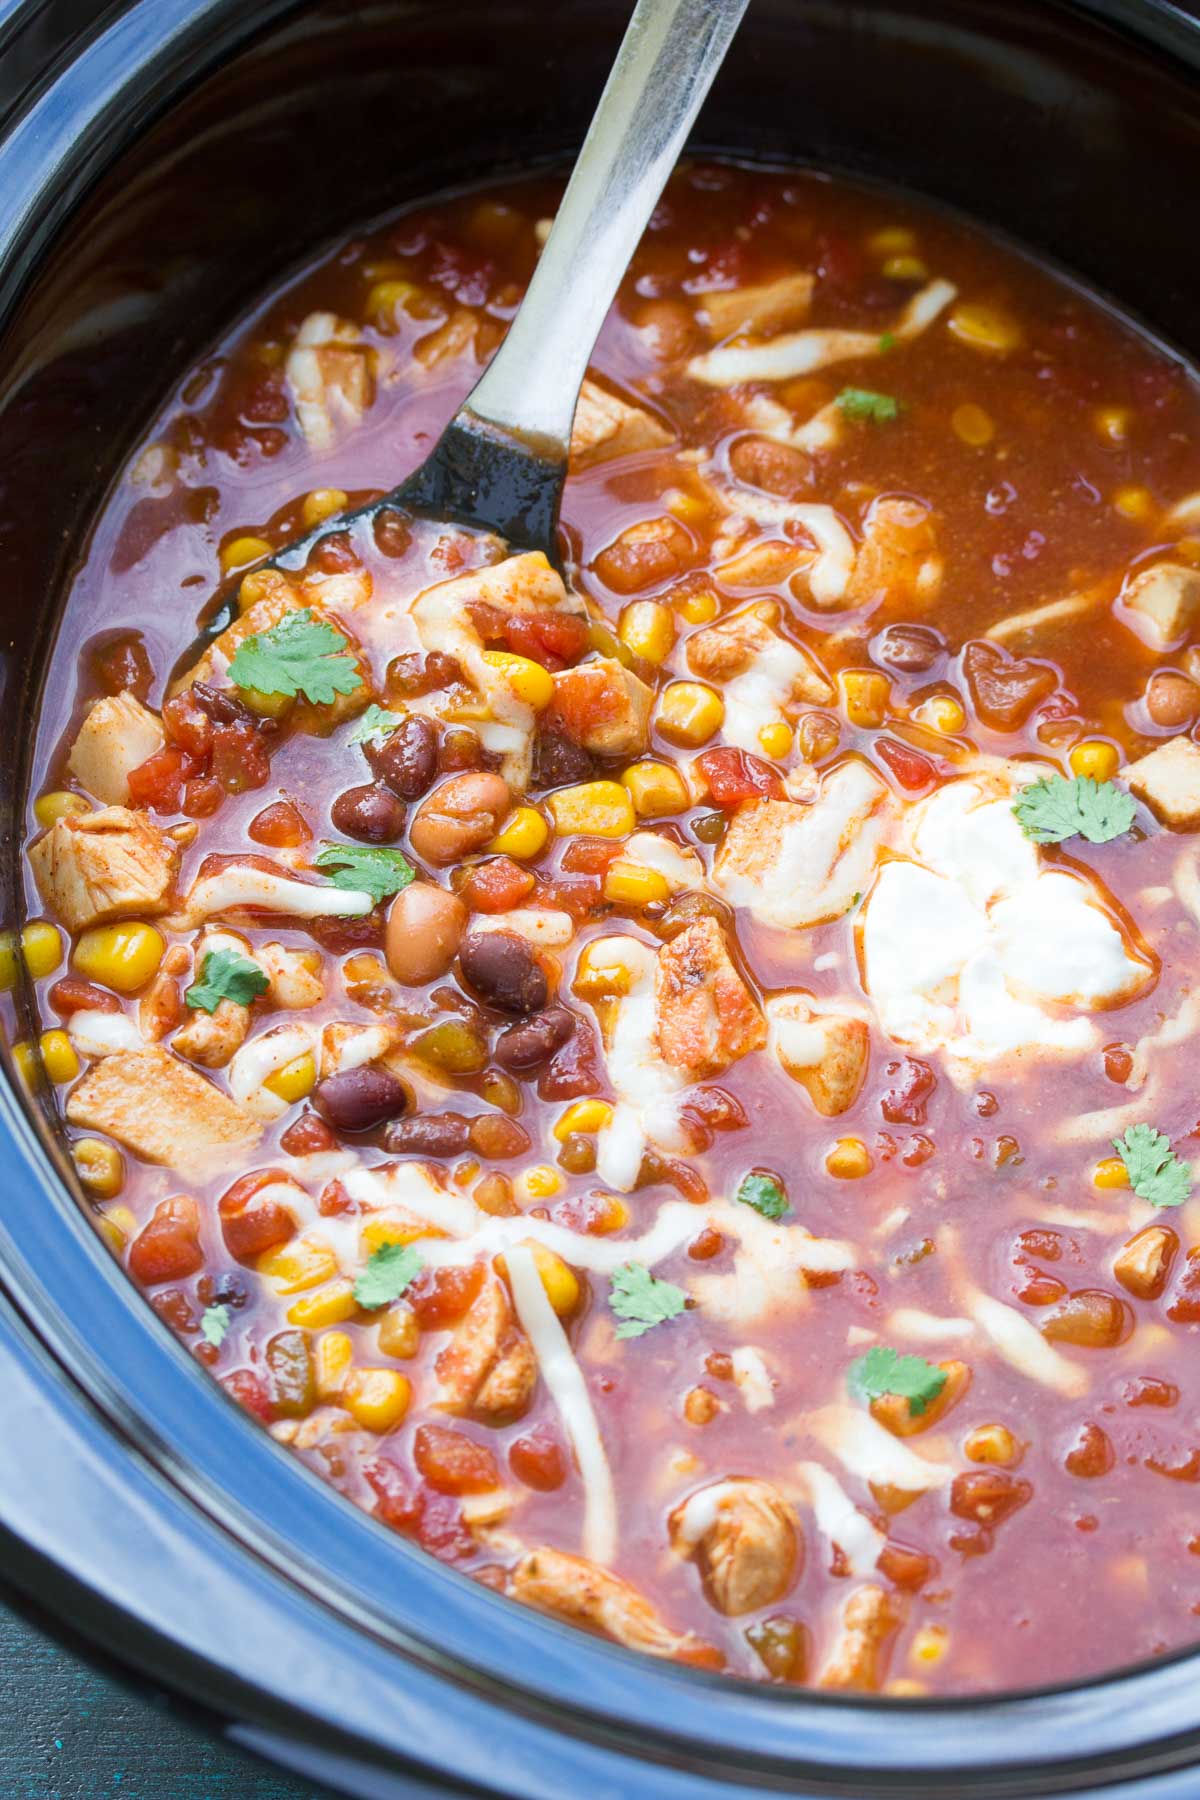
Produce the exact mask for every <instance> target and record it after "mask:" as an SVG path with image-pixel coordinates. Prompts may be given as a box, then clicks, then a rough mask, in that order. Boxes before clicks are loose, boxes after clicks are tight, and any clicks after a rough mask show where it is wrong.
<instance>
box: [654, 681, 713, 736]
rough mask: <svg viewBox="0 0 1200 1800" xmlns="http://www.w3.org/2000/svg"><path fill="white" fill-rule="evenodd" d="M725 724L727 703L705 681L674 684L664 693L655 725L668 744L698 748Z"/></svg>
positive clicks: (660, 700)
mask: <svg viewBox="0 0 1200 1800" xmlns="http://www.w3.org/2000/svg"><path fill="white" fill-rule="evenodd" d="M724 722H725V702H724V700H722V698H721V696H720V694H718V693H717V692H716V691H715V690H714V689H713V688H710V687H707V686H706V685H705V684H704V682H702V681H672V682H671V683H670V684H669V686H667V687H665V688H664V689H663V692H662V695H661V697H660V699H659V702H658V716H657V719H656V720H655V723H656V724H657V726H658V729H659V731H660V732H661V733H662V735H663V737H665V738H666V739H667V742H668V743H671V744H680V745H682V746H684V747H685V748H686V747H691V748H698V747H699V745H701V744H706V743H707V742H708V740H709V738H710V737H712V736H713V734H714V732H717V731H720V729H721V726H722V725H723V724H724Z"/></svg>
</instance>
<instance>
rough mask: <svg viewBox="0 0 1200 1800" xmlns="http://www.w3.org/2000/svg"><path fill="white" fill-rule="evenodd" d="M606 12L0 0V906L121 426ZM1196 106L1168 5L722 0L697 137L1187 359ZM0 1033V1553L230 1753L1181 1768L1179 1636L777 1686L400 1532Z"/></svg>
mask: <svg viewBox="0 0 1200 1800" xmlns="http://www.w3.org/2000/svg"><path fill="white" fill-rule="evenodd" d="M626 11H627V8H626V7H625V5H623V4H622V3H621V0H572V3H571V4H570V5H569V6H566V7H561V6H550V5H548V4H547V3H546V0H487V3H486V4H485V3H481V0H456V3H455V4H453V5H447V4H446V3H445V0H253V3H248V0H114V3H112V4H98V3H94V0H93V3H87V0H6V3H2V0H0V343H2V354H0V607H2V608H3V618H4V641H3V644H2V645H0V676H2V680H3V689H4V698H5V725H6V732H7V738H8V743H9V746H10V751H9V755H8V756H7V757H5V758H4V759H3V767H2V768H0V816H2V818H3V820H4V826H5V829H4V838H3V851H2V855H0V883H2V884H3V888H2V892H3V903H2V907H0V910H2V912H3V918H4V923H5V924H6V925H10V926H11V925H19V923H20V918H19V913H18V910H17V902H16V899H15V895H16V893H17V891H18V883H17V868H16V848H17V842H18V838H19V826H18V821H19V819H20V817H21V807H22V803H23V795H24V783H25V780H26V768H25V759H26V756H27V752H28V748H29V746H30V744H31V742H32V735H33V720H34V717H35V714H36V709H37V706H38V701H39V693H40V689H41V685H42V682H43V679H44V676H45V669H46V661H47V656H48V652H49V648H50V646H51V643H52V640H53V633H54V626H55V619H56V612H57V606H58V600H59V596H61V594H62V593H63V592H64V589H65V585H66V580H67V577H68V574H69V571H70V570H71V567H72V565H73V562H74V561H75V559H76V558H77V557H78V556H79V554H80V551H81V547H82V545H83V544H84V542H85V539H86V533H87V531H88V528H89V520H90V519H91V518H92V517H93V516H94V512H95V509H96V507H97V505H98V502H99V500H100V497H101V496H102V494H103V493H104V491H105V488H106V486H107V484H108V483H109V481H110V480H111V478H112V475H113V471H115V470H116V469H117V468H118V466H119V465H120V462H121V459H122V457H123V456H124V454H125V453H126V451H127V449H128V446H129V444H130V442H131V440H132V438H133V436H134V434H135V433H136V431H137V430H138V429H140V427H141V425H142V423H143V421H144V419H145V418H146V417H147V416H148V415H149V414H150V413H151V411H152V410H153V408H154V406H155V405H156V404H158V402H159V401H160V399H161V396H162V395H163V393H164V392H165V391H166V390H167V388H168V385H169V384H170V382H171V381H172V379H173V377H174V376H175V375H176V374H177V372H178V370H179V369H180V368H181V367H183V366H185V365H186V364H187V363H188V362H189V360H191V359H192V358H194V357H195V356H196V355H197V354H198V353H199V352H200V350H201V349H202V347H203V346H204V345H205V343H206V342H207V341H208V340H209V339H210V338H211V337H212V336H213V334H214V333H215V331H216V329H217V327H218V326H219V325H220V324H222V323H223V322H225V321H227V320H228V319H229V318H231V317H232V316H234V315H235V314H236V312H237V311H238V309H239V308H240V307H241V306H242V305H243V304H245V303H246V302H247V301H248V300H249V299H250V298H251V297H252V296H253V295H254V294H255V293H256V291H257V290H258V289H259V288H260V287H261V285H262V284H263V283H264V282H265V281H266V280H267V279H268V277H276V276H278V274H279V272H280V271H281V270H284V269H286V268H287V267H288V266H289V265H290V264H292V263H294V262H296V261H297V260H298V259H299V258H301V257H302V256H307V255H309V254H311V253H312V251H313V250H314V249H315V248H317V247H319V245H320V244H321V243H322V242H323V241H325V240H327V239H329V238H331V237H332V236H334V235H335V234H337V233H339V232H342V231H344V230H345V229H346V228H347V227H348V226H350V225H351V224H352V223H353V222H354V221H357V220H361V219H367V218H370V217H371V216H372V215H375V214H379V213H382V212H384V211H386V210H388V209H390V208H393V207H395V206H396V205H398V204H400V203H401V202H403V201H405V200H406V199H409V198H413V197H416V196H421V195H427V194H429V193H431V192H433V191H435V190H437V189H442V188H446V187H450V186H453V185H454V184H455V183H457V182H460V181H465V180H468V179H472V178H474V177H477V176H478V175H480V174H482V173H485V172H502V171H504V170H505V169H509V168H511V169H514V170H516V169H522V168H528V167H529V166H531V165H535V164H538V163H550V162H555V161H561V160H563V159H565V158H567V157H569V155H570V153H571V152H572V150H573V148H574V146H575V144H576V143H577V141H578V138H579V135H580V133H581V131H582V129H583V126H584V124H585V122H586V120H587V119H588V117H589V116H590V113H591V110H592V107H593V105H594V102H595V99H596V96H597V95H598V93H599V90H600V87H601V85H602V82H603V79H604V74H605V71H606V68H607V65H608V63H609V60H610V59H611V56H612V54H613V52H614V50H615V47H616V44H617V42H618V39H619V36H620V32H621V30H622V28H623V25H624V18H625V13H626ZM1198 102H1200V23H1198V22H1197V20H1196V18H1195V17H1193V16H1192V15H1191V14H1189V13H1188V12H1185V11H1184V10H1183V9H1182V8H1180V7H1177V6H1173V5H1170V4H1167V3H1165V0H1077V3H1071V0H869V3H857V0H854V3H851V0H755V3H754V5H753V6H752V8H751V10H750V14H749V17H748V18H747V20H746V23H745V25H744V26H743V29H742V32H741V34H740V36H739V38H738V40H737V42H736V44H735V46H734V50H733V52H732V54H731V56H730V59H729V62H728V64H727V66H726V67H725V69H724V70H723V72H722V74H721V76H720V78H719V80H718V82H717V85H716V88H715V90H714V92H713V95H712V97H711V100H710V102H709V104H708V106H707V108H706V110H705V112H704V114H703V116H702V120H701V125H700V130H699V138H698V141H700V142H702V143H703V145H704V146H705V147H707V148H710V149H717V150H721V151H724V152H727V153H732V154H734V155H742V156H748V157H752V158H754V159H759V160H766V161H770V160H780V161H790V162H795V161H805V162H811V163H813V164H815V165H816V166H818V167H822V168H829V169H833V170H840V171H844V172H847V173H850V174H853V175H856V176H859V177H867V178H870V179H879V180H886V181H888V182H891V183H896V184H899V185H901V186H905V187H908V188H911V189H913V190H915V191H916V192H918V193H920V194H923V195H926V196H928V197H931V198H933V199H934V200H936V201H939V202H941V203H943V204H945V205H949V206H953V207H956V208H959V209H961V210H962V211H963V212H965V213H967V214H969V215H972V216H973V217H975V218H976V219H978V220H980V221H982V222H984V223H985V224H987V225H988V226H990V227H992V228H993V229H995V230H998V231H1000V232H1003V233H1006V234H1008V235H1009V236H1011V237H1012V238H1014V239H1015V240H1017V241H1018V242H1019V243H1021V244H1023V245H1025V246H1027V247H1029V248H1031V249H1032V250H1034V251H1035V252H1037V253H1039V254H1041V255H1042V256H1044V257H1046V258H1048V259H1049V260H1051V261H1052V262H1054V263H1056V264H1058V265H1059V266H1061V267H1063V268H1065V269H1066V270H1067V271H1069V272H1073V273H1074V274H1076V275H1077V276H1079V277H1080V278H1082V279H1083V280H1084V281H1085V282H1086V283H1087V284H1089V285H1090V286H1091V287H1093V288H1094V289H1096V290H1098V291H1099V292H1100V293H1102V294H1109V295H1111V296H1112V297H1113V298H1114V299H1115V300H1116V301H1118V302H1119V303H1120V304H1121V306H1123V307H1124V308H1125V309H1126V310H1128V311H1130V312H1132V313H1133V314H1134V315H1136V316H1138V317H1140V318H1141V319H1142V320H1143V321H1144V322H1145V323H1146V324H1147V325H1148V326H1149V327H1150V328H1151V329H1152V330H1153V331H1154V332H1156V333H1157V334H1158V335H1159V336H1161V337H1162V338H1163V339H1164V340H1166V341H1167V342H1168V343H1170V344H1172V345H1174V346H1175V347H1176V348H1178V349H1179V350H1181V351H1183V352H1185V353H1186V352H1190V353H1191V354H1192V355H1193V356H1195V355H1197V354H1200V320H1198V318H1197V313H1196V306H1195V295H1196V293H1197V291H1200V238H1198V235H1197V233H1196V230H1195V228H1194V211H1195V192H1196V183H1197V176H1198V175H1200V104H1198ZM395 473H396V474H400V473H402V471H396V472H395ZM12 1001H13V1007H12V1012H11V1016H10V1017H9V1019H8V1021H7V1023H8V1027H9V1033H10V1035H12V1036H14V1037H15V1036H18V1035H22V1034H26V1033H27V1032H28V1030H29V1027H30V1023H31V1022H30V1020H29V1018H28V1013H27V1008H28V999H27V997H26V996H25V995H24V994H23V992H21V991H20V990H19V989H18V991H17V992H16V993H15V995H13V996H12ZM4 1061H5V1070H6V1076H7V1079H6V1080H5V1082H4V1083H3V1087H2V1091H0V1158H2V1168H3V1174H2V1175H0V1192H2V1196H3V1199H2V1204H0V1418H2V1420H3V1427H4V1431H3V1436H4V1444H5V1453H4V1455H3V1456H2V1457H0V1550H2V1555H3V1563H2V1570H3V1575H4V1578H5V1579H6V1580H7V1582H8V1584H9V1585H10V1587H11V1588H12V1589H13V1590H15V1591H17V1592H18V1593H20V1594H23V1595H25V1596H26V1597H27V1598H28V1599H29V1600H30V1601H31V1602H34V1603H36V1605H37V1606H38V1608H39V1609H40V1611H41V1613H42V1614H43V1616H45V1615H46V1614H49V1615H50V1616H51V1617H52V1618H55V1619H57V1620H58V1621H59V1622H60V1623H61V1625H62V1627H63V1628H64V1629H69V1630H70V1631H71V1632H72V1633H73V1634H75V1635H76V1636H81V1637H82V1638H83V1639H84V1640H85V1641H87V1642H88V1643H89V1644H90V1645H92V1646H93V1648H95V1649H96V1650H98V1651H101V1652H104V1653H107V1654H108V1655H109V1656H111V1657H113V1658H115V1659H116V1660H117V1661H118V1662H119V1663H120V1664H121V1665H122V1666H124V1667H125V1668H127V1669H130V1670H133V1671H136V1672H141V1673H143V1674H146V1675H150V1676H152V1677H153V1678H154V1679H155V1680H156V1681H157V1682H159V1683H166V1684H167V1685H169V1686H171V1687H172V1688H174V1689H176V1690H177V1691H179V1692H180V1693H181V1694H184V1695H186V1696H188V1697H190V1698H191V1699H192V1700H194V1701H196V1702H198V1703H200V1704H202V1705H203V1706H205V1707H206V1708H208V1709H209V1713H210V1716H216V1717H217V1718H219V1719H221V1720H223V1721H224V1722H225V1725H226V1729H227V1730H228V1731H229V1732H230V1733H231V1735H233V1736H235V1737H236V1738H237V1739H239V1740H240V1741H241V1742H243V1743H244V1744H246V1745H248V1746H251V1747H253V1748H256V1749H258V1750H260V1751H262V1752H264V1753H266V1754H268V1755H270V1756H272V1757H275V1758H276V1759H278V1760H279V1761H280V1762H281V1763H285V1764H288V1765H290V1766H292V1767H293V1768H295V1769H297V1770H301V1771H303V1772H304V1774H305V1775H306V1776H308V1777H310V1778H311V1779H314V1780H324V1781H326V1782H328V1783H330V1784H331V1785H333V1786H335V1787H340V1788H341V1789H342V1790H344V1791H345V1792H346V1793H348V1794H353V1795H361V1796H400V1795H405V1796H408V1795H412V1796H416V1795H432V1794H435V1793H446V1792H453V1793H462V1794H466V1793H474V1794H493V1795H507V1796H513V1797H514V1800H550V1797H551V1796H559V1795H562V1794H563V1793H568V1792H569V1793H589V1794H594V1795H614V1796H616V1795H620V1796H622V1797H625V1800H636V1797H637V1796H641V1795H655V1796H659V1797H661V1800H669V1797H670V1796H672V1795H685V1794H686V1795H689V1796H691V1795H699V1794H710V1793H711V1794H712V1795H713V1796H714V1797H716V1796H721V1797H726V1796H727V1797H729V1800H733V1797H734V1796H749V1795H751V1794H758V1793H769V1792H776V1793H786V1794H793V1795H802V1796H817V1795H847V1796H849V1795H872V1796H895V1797H896V1800H900V1797H902V1796H913V1797H915V1796H922V1797H924V1796H936V1795H964V1794H970V1795H972V1796H980V1797H983V1796H1021V1795H1048V1794H1059V1793H1064V1794H1065V1793H1072V1794H1079V1793H1098V1792H1102V1791H1108V1790H1113V1789H1116V1790H1119V1792H1120V1794H1121V1795H1122V1797H1125V1796H1128V1797H1129V1800H1133V1797H1134V1796H1154V1800H1167V1797H1168V1796H1174V1795H1181V1796H1182V1795H1191V1794H1194V1793H1196V1792H1197V1791H1200V1650H1197V1651H1196V1652H1192V1653H1187V1654H1182V1655H1179V1656H1175V1657H1172V1658H1168V1659H1164V1660H1161V1661H1158V1662H1155V1663H1153V1664H1148V1665H1144V1666H1141V1667H1138V1668H1134V1669H1129V1670H1125V1671H1122V1672H1120V1673H1117V1674H1114V1675H1112V1676H1110V1677H1108V1678H1107V1679H1105V1680H1102V1681H1095V1682H1091V1683H1088V1684H1083V1685H1077V1686H1074V1687H1069V1688H1059V1689H1055V1690H1047V1691H1040V1692H1024V1693H1017V1694H1006V1695H1003V1696H1001V1697H999V1698H995V1699H984V1700H976V1699H971V1700H962V1701H956V1702H948V1703H937V1702H926V1701H902V1700H889V1701H872V1702H867V1701H862V1700H857V1699H853V1698H845V1697H841V1696H828V1695H826V1696H815V1695H806V1694H804V1693H798V1692H796V1691H794V1690H793V1691H787V1692H785V1691H781V1690H778V1689H769V1688H761V1687H751V1686H749V1685H747V1684H743V1683H740V1682H738V1681H734V1680H721V1679H717V1678H712V1677H708V1676H705V1675H703V1674H698V1673H696V1672H694V1671H690V1670H686V1669H683V1668H678V1667H674V1666H671V1665H667V1664H662V1663H658V1662H652V1661H650V1660H648V1659H643V1658H638V1657H635V1656H633V1655H631V1654H629V1653H627V1652H624V1651H622V1650H620V1649H618V1648H615V1647H613V1646H610V1645H608V1644H605V1643H601V1642H599V1641H597V1640H594V1639H591V1638H588V1637H585V1636H584V1635H582V1634H581V1633H577V1632H574V1631H570V1630H568V1629H566V1628H565V1627H563V1626H560V1625H558V1624H556V1623H554V1622H553V1621H551V1620H548V1619H544V1618H541V1617H538V1616H534V1615H532V1614H530V1613H527V1612H525V1611H524V1610H521V1609H519V1608H516V1607H514V1606H512V1605H510V1604H509V1603H508V1602H507V1601H505V1600H504V1599H502V1598H501V1597H500V1596H498V1595H496V1594H494V1593H492V1592H491V1591H489V1590H488V1589H487V1588H484V1587H481V1586H478V1585H476V1584H475V1583H472V1582H470V1581H468V1580H464V1579H463V1578H462V1577H460V1576H458V1575H456V1574H455V1573H454V1572H453V1571H452V1570H450V1569H448V1568H445V1567H442V1566H440V1565H439V1564H437V1563H435V1562H433V1561H431V1560H429V1559H428V1558H426V1557H425V1556H424V1555H423V1554H422V1553H421V1552H419V1551H418V1550H416V1549H414V1548H412V1547H411V1546H409V1545H408V1544H406V1543H405V1542H403V1541H401V1540H399V1539H397V1538H396V1537H394V1536H393V1535H391V1534H389V1533H387V1532H385V1531H384V1530H383V1529H382V1528H380V1527H379V1526H378V1525H376V1524H375V1523H374V1522H373V1521H372V1520H371V1519H370V1518H368V1517H366V1516H364V1515H363V1514H361V1513H359V1512H357V1511H356V1510H355V1509H353V1508H352V1507H351V1506H350V1505H348V1504H347V1503H346V1502H345V1501H343V1500H342V1499H341V1498H340V1497H339V1496H338V1495H337V1494H336V1493H334V1492H333V1491H331V1490H330V1489H328V1488H326V1487H324V1486H322V1485H321V1484H320V1483H319V1482H318V1481H317V1480H316V1478H315V1477H313V1476H311V1475H310V1474H309V1473H308V1472H307V1471H306V1470H305V1469H304V1468H303V1467H301V1466H300V1465H299V1464H298V1463H297V1462H296V1461H294V1460H292V1459H291V1458H289V1457H288V1455H287V1454H286V1452H285V1451H283V1450H282V1449H281V1448H280V1447H279V1446H277V1445H276V1444H275V1443H273V1442H272V1441H271V1439H270V1438H269V1437H268V1436H267V1435H266V1434H265V1433H263V1432H262V1431H261V1430H260V1429H259V1428H258V1427H257V1426H256V1425H255V1424H254V1423H253V1422H252V1421H251V1420H249V1419H248V1418H247V1417H245V1416H244V1415H243V1414H241V1413H240V1412H239V1410H238V1409H237V1408H236V1407H235V1406H233V1405H231V1404H230V1402H229V1401H228V1400H227V1399H226V1397H225V1396H224V1395H223V1393H222V1392H221V1391H220V1390H219V1389H218V1387H217V1386H216V1385H215V1384H214V1383H213V1382H211V1381H210V1379H209V1377H208V1375H207V1374H206V1373H205V1371H204V1370H203V1369H202V1368H201V1367H199V1366H198V1365H197V1364H196V1363H195V1362H194V1361H193V1360H192V1359H191V1358H190V1357H189V1356H188V1355H187V1354H186V1353H185V1351H184V1350H183V1349H182V1348H181V1347H180V1346H179V1344H178V1343H176V1341H175V1340H174V1339H173V1338H172V1337H171V1336H170V1334H169V1333H168V1331H167V1329H166V1328H165V1327H164V1326H163V1325H162V1324H161V1323H160V1322H159V1321H158V1319H157V1318H156V1317H155V1315H154V1314H153V1313H152V1311H151V1310H150V1308H149V1307H147V1306H145V1305H144V1304H143V1302H142V1301H141V1300H140V1298H139V1297H138V1296H137V1295H136V1293H135V1292H134V1290H133V1289H132V1287H131V1286H130V1285H129V1283H128V1282H127V1280H126V1278H125V1276H124V1275H123V1274H122V1272H121V1271H120V1269H119V1268H118V1267H117V1266H116V1265H115V1263H114V1262H113V1261H112V1260H111V1259H110V1257H109V1256H108V1254H107V1252H106V1250H105V1249H104V1247H103V1246H102V1244H101V1243H100V1242H99V1240H98V1239H97V1238H96V1236H95V1235H94V1233H93V1231H92V1230H91V1228H90V1227H89V1225H88V1224H87V1222H86V1220H85V1219H84V1217H83V1216H82V1213H81V1211H80V1209H79V1203H78V1199H77V1196H76V1195H75V1193H74V1192H73V1191H72V1182H71V1175H70V1169H69V1164H68V1162H67V1160H66V1158H65V1157H64V1155H63V1151H62V1146H61V1143H60V1141H59V1138H58V1136H57V1133H56V1121H55V1118H54V1114H53V1109H52V1106H51V1105H50V1104H49V1103H48V1102H47V1103H43V1102H38V1101H36V1100H30V1099H29V1098H28V1097H26V1096H25V1095H24V1093H23V1090H22V1089H21V1087H20V1085H19V1084H18V1083H17V1082H16V1080H15V1078H14V1077H13V1070H12V1066H11V1061H10V1059H9V1057H8V1054H7V1050H6V1051H5V1057H4ZM1198 1636H1200V1632H1198Z"/></svg>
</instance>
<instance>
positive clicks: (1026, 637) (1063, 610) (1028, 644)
mask: <svg viewBox="0 0 1200 1800" xmlns="http://www.w3.org/2000/svg"><path fill="white" fill-rule="evenodd" d="M1103 601H1104V590H1103V588H1100V587H1095V588H1087V589H1085V590H1084V591H1083V592H1081V593H1078V594H1066V595H1064V596H1063V598H1062V599H1061V600H1048V601H1047V602H1046V603H1045V605H1044V606H1030V607H1027V608H1026V609H1025V611H1024V612H1019V613H1013V614H1011V616H1010V617H1009V618H1007V619H998V620H997V621H996V623H995V624H994V625H989V626H988V628H987V630H986V631H985V632H984V634H983V635H984V637H986V638H989V639H990V640H991V642H992V643H993V644H1003V645H1004V646H1005V647H1006V648H1007V649H1009V650H1014V651H1022V650H1029V649H1031V648H1033V646H1034V645H1036V644H1038V643H1040V642H1041V641H1042V640H1044V639H1045V638H1048V637H1050V636H1051V635H1052V634H1053V633H1054V632H1056V631H1061V630H1062V629H1063V628H1064V626H1070V625H1074V624H1076V623H1077V622H1078V621H1079V620H1080V619H1082V618H1084V617H1085V616H1086V615H1087V614H1088V613H1091V612H1095V611H1096V609H1097V608H1098V607H1099V606H1100V605H1102V604H1103Z"/></svg>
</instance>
